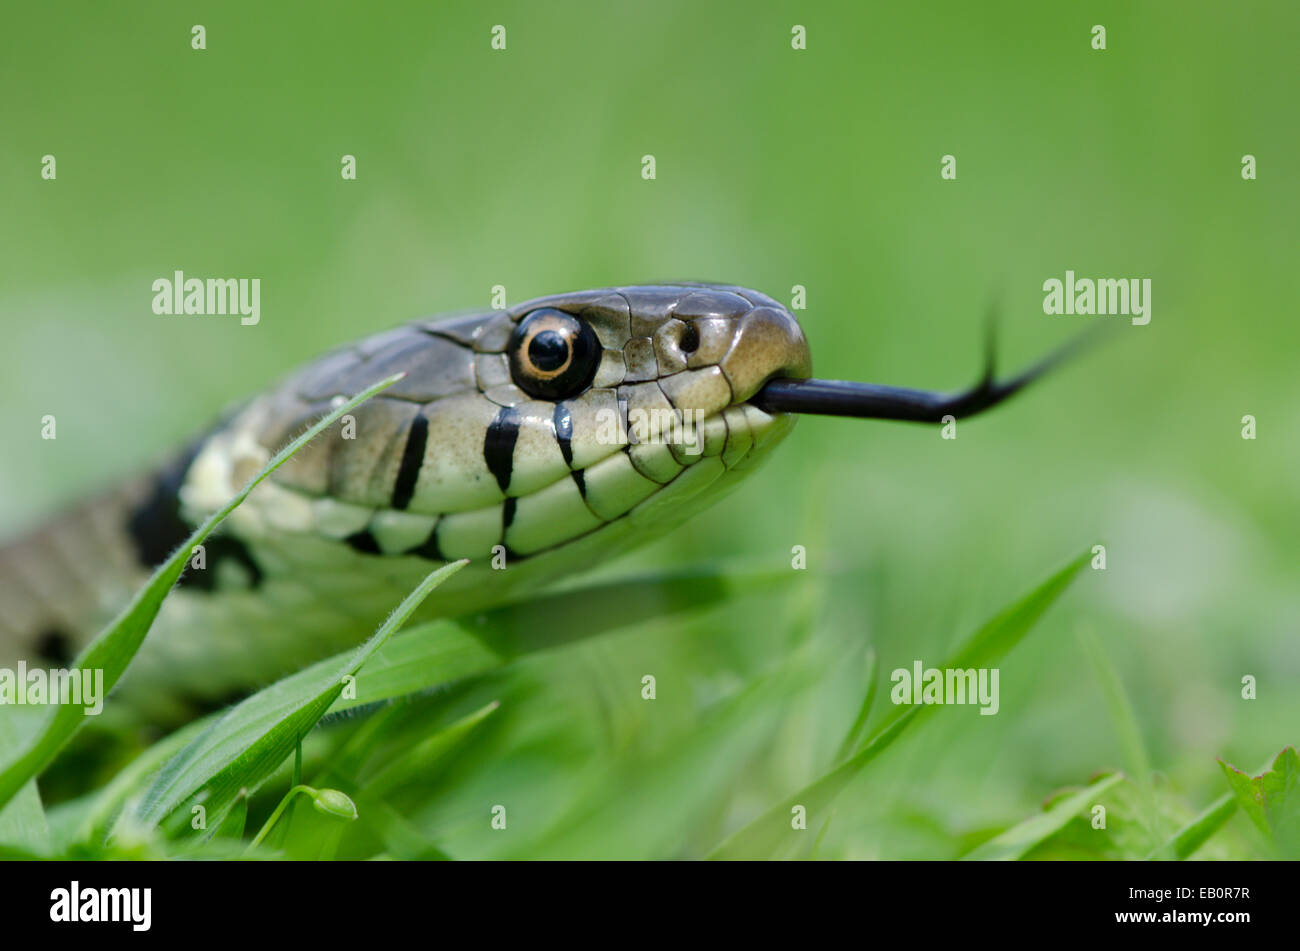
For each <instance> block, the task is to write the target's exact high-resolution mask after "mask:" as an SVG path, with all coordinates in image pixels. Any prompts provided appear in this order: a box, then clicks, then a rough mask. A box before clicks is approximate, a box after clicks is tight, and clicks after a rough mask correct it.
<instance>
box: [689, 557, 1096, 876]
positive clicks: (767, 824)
mask: <svg viewBox="0 0 1300 951" xmlns="http://www.w3.org/2000/svg"><path fill="white" fill-rule="evenodd" d="M1091 557H1092V553H1091V552H1088V553H1086V554H1083V555H1080V556H1079V557H1078V558H1076V559H1075V560H1074V561H1072V562H1070V563H1069V564H1068V565H1066V566H1065V567H1064V568H1062V569H1061V570H1060V571H1058V572H1057V573H1056V574H1054V575H1052V576H1051V577H1050V578H1048V579H1047V580H1046V581H1044V582H1043V583H1042V584H1041V585H1039V586H1038V587H1037V588H1035V589H1034V590H1033V591H1031V592H1030V593H1029V594H1027V595H1026V596H1025V597H1023V598H1021V599H1020V600H1019V601H1017V602H1016V603H1015V604H1012V605H1011V606H1010V607H1008V608H1006V609H1005V610H1003V611H1002V612H1001V613H999V614H998V615H997V616H995V617H994V618H992V619H991V620H990V621H988V622H987V623H986V624H984V626H983V627H981V628H980V629H979V630H978V631H976V632H975V633H974V634H973V635H972V636H971V637H970V638H969V639H968V640H967V641H966V643H965V644H964V645H963V646H962V647H960V648H959V649H958V650H957V651H956V652H955V653H954V655H953V656H952V657H951V658H949V659H948V661H947V663H945V664H944V665H943V666H944V667H962V668H965V667H992V666H995V665H996V663H997V661H999V660H1000V659H1001V658H1002V657H1004V656H1005V655H1006V654H1007V653H1008V652H1009V651H1010V650H1011V649H1012V648H1013V647H1015V646H1016V644H1018V643H1019V642H1020V641H1021V639H1022V638H1024V636H1025V635H1026V634H1027V633H1028V632H1029V630H1030V628H1032V627H1033V626H1034V624H1035V623H1036V622H1037V621H1038V619H1039V618H1040V617H1042V615H1043V612H1045V611H1046V610H1047V609H1048V608H1049V607H1050V606H1051V605H1052V604H1053V603H1054V602H1055V601H1056V599H1057V598H1058V597H1060V596H1061V594H1062V593H1063V592H1064V591H1065V589H1066V588H1067V587H1069V585H1070V582H1071V581H1073V580H1074V578H1075V577H1076V576H1077V575H1078V574H1079V572H1080V571H1082V570H1083V568H1084V566H1085V565H1087V564H1088V562H1089V560H1090V559H1091ZM935 709H937V707H936V706H933V705H931V706H925V705H922V706H911V705H909V706H906V707H900V708H899V710H898V712H896V713H895V714H893V715H892V716H890V717H888V718H887V719H886V720H885V722H884V724H883V725H882V726H881V727H879V728H878V729H877V730H876V732H875V733H874V734H872V736H871V738H870V739H869V740H868V741H867V742H866V744H865V745H864V746H863V747H862V749H861V750H859V751H858V752H856V753H854V754H853V756H852V757H851V758H849V759H848V760H846V761H845V762H843V763H842V764H840V765H839V766H837V767H836V768H835V769H833V770H831V771H830V772H829V773H826V774H825V775H823V776H822V777H821V778H819V779H817V780H816V781H814V782H812V783H810V784H809V785H807V786H805V787H804V788H803V789H801V790H799V791H798V792H796V793H795V794H794V795H792V796H790V797H789V798H788V799H785V800H784V801H782V802H780V803H777V804H776V805H775V806H773V807H772V808H771V809H769V810H768V811H767V812H765V813H764V814H763V815H761V816H759V817H758V818H757V819H755V820H754V821H753V822H751V823H749V824H748V825H746V826H744V827H743V828H741V829H739V830H738V831H737V832H735V833H734V834H732V835H731V836H730V837H729V838H728V839H727V840H726V841H724V842H723V843H722V844H720V845H719V846H718V847H717V848H716V849H714V850H713V852H712V853H711V854H710V856H709V857H710V858H715V859H747V858H767V857H770V856H772V855H775V854H778V853H783V852H785V851H786V850H787V848H788V847H789V846H790V842H789V837H790V835H791V834H798V833H794V832H793V830H791V828H790V820H789V817H790V810H791V809H792V808H793V807H794V806H796V805H802V806H803V807H804V808H805V809H806V810H807V815H808V820H809V822H810V823H811V822H813V821H818V820H820V819H821V818H822V816H824V815H825V814H826V811H827V810H828V809H829V808H830V805H831V803H832V802H834V800H835V797H836V796H838V795H839V793H840V791H841V790H842V789H843V788H844V787H845V786H846V785H848V783H849V782H850V781H851V780H852V779H854V778H855V777H856V776H857V775H858V774H859V773H860V772H861V771H862V769H863V768H864V767H865V766H866V765H867V764H868V763H870V762H871V761H872V760H874V759H875V758H876V757H877V756H879V755H880V753H882V752H883V751H884V750H885V749H887V748H888V747H889V745H890V744H891V743H893V742H894V740H896V739H897V738H898V737H899V735H900V734H901V733H902V732H903V731H904V730H905V729H906V728H907V727H908V726H909V725H911V724H912V723H914V722H916V720H918V719H920V718H923V717H926V716H929V715H930V714H931V713H933V711H934V710H935Z"/></svg>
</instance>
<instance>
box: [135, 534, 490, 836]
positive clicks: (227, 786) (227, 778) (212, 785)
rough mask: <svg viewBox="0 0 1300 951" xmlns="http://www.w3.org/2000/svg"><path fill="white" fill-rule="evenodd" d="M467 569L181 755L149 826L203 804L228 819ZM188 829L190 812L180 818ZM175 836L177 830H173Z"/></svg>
mask: <svg viewBox="0 0 1300 951" xmlns="http://www.w3.org/2000/svg"><path fill="white" fill-rule="evenodd" d="M466 564H468V562H467V561H464V560H462V561H456V562H452V563H450V564H447V565H443V566H442V567H441V568H439V569H438V570H437V571H434V572H432V573H431V574H430V575H429V576H428V577H427V578H425V579H424V580H423V581H422V582H420V584H419V585H418V586H417V587H416V588H415V590H414V591H412V592H411V593H410V594H409V595H407V596H406V598H405V600H403V601H402V603H401V604H400V605H399V606H398V607H397V609H396V610H395V611H393V613H392V614H390V615H389V616H388V618H387V620H385V621H384V623H383V624H381V625H380V627H379V630H378V631H376V632H375V634H374V635H373V636H372V637H371V638H370V639H369V640H368V641H366V643H364V644H362V645H361V646H360V647H359V648H357V649H356V650H355V651H352V652H351V653H350V654H349V655H348V656H347V658H346V659H345V660H343V662H342V663H339V662H338V661H335V662H334V663H332V664H329V665H316V666H315V667H313V668H311V671H313V672H314V673H313V675H312V676H310V677H302V676H299V675H295V676H293V677H290V678H288V679H285V680H281V681H279V682H278V683H275V684H272V685H271V686H270V687H267V688H266V689H265V690H262V691H259V692H258V693H255V694H253V695H252V696H251V697H248V698H247V699H245V700H244V701H242V702H241V703H239V704H238V705H236V706H235V707H234V708H232V709H231V710H230V711H229V712H227V713H226V714H225V715H224V716H222V717H221V718H220V719H218V720H217V721H216V722H214V723H213V724H211V726H209V727H208V728H207V729H206V730H204V731H203V732H202V733H200V734H199V735H198V736H197V737H195V738H194V740H192V741H191V742H190V743H189V745H187V746H186V747H185V748H184V749H183V750H181V752H180V753H178V754H177V755H176V756H174V757H173V758H172V759H171V760H170V761H169V762H168V763H167V765H166V766H165V767H163V769H162V771H161V772H160V773H159V774H158V776H157V778H156V779H155V780H154V783H153V785H152V786H151V787H150V788H149V790H148V791H147V792H146V793H145V796H144V799H143V801H142V802H141V804H140V806H139V808H138V810H137V815H138V819H139V820H140V821H141V822H142V823H143V824H145V825H146V826H154V825H157V824H159V823H161V822H163V820H165V819H167V817H168V816H171V815H173V814H176V813H178V812H187V811H188V810H183V809H182V808H181V807H182V806H183V805H185V804H186V803H189V804H190V805H200V804H201V805H203V807H204V808H205V809H206V810H207V813H208V817H209V821H210V822H211V821H216V817H217V816H221V815H223V814H224V811H225V810H226V809H227V808H228V807H229V806H230V804H231V802H232V801H233V800H234V797H235V796H236V795H237V794H238V793H239V790H241V789H244V788H246V789H248V790H249V791H250V792H252V791H255V790H256V789H257V788H258V786H259V785H260V784H261V783H262V782H264V781H265V780H266V779H267V777H269V776H270V775H271V774H272V773H273V772H275V770H276V768H277V767H278V766H279V765H280V763H282V762H283V761H284V759H285V757H287V756H288V755H289V754H290V753H292V752H293V751H294V749H295V747H296V746H297V745H298V743H299V742H300V741H301V739H302V738H303V736H305V735H306V734H307V732H308V731H309V730H311V729H312V728H313V727H314V726H315V725H316V721H318V720H319V719H320V718H321V716H323V715H324V713H325V711H326V710H328V709H329V707H330V705H331V704H333V703H334V701H335V699H337V698H338V696H339V694H340V693H341V692H342V691H343V689H344V686H345V684H346V681H345V679H344V678H347V677H355V676H356V674H357V671H359V670H360V669H361V667H362V666H363V665H364V664H365V662H366V661H367V660H369V659H370V657H371V656H372V655H373V654H374V653H375V651H376V650H378V649H379V648H380V647H382V646H383V644H384V643H385V642H386V641H387V640H388V639H389V637H391V636H392V634H393V633H394V632H395V631H396V630H397V629H398V628H400V627H401V626H402V624H403V623H404V622H405V621H406V619H407V618H409V617H410V616H411V613H412V612H413V611H414V610H415V609H416V608H417V607H418V606H419V605H420V602H422V601H423V600H424V599H425V597H426V596H427V595H428V594H429V593H430V592H431V591H432V590H433V589H434V588H436V587H437V586H438V585H439V584H441V583H442V582H443V581H445V580H446V579H447V578H449V577H450V576H451V575H453V574H455V573H456V572H457V571H459V570H460V569H461V568H463V567H465V565H466ZM180 819H181V820H184V821H185V824H186V827H188V815H181V816H180ZM169 831H172V832H175V831H178V827H177V826H173V827H172V828H171V829H170V830H169Z"/></svg>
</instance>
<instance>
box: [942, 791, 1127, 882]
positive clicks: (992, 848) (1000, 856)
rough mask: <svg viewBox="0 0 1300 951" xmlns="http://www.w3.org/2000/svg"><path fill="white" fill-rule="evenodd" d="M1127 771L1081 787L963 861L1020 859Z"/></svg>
mask: <svg viewBox="0 0 1300 951" xmlns="http://www.w3.org/2000/svg"><path fill="white" fill-rule="evenodd" d="M1123 778H1124V774H1123V773H1111V774H1110V775H1109V776H1106V777H1105V778H1103V779H1100V780H1098V781H1096V782H1094V783H1093V784H1092V785H1091V786H1088V787H1086V788H1084V789H1081V790H1079V791H1078V792H1077V793H1074V794H1073V795H1070V796H1067V797H1065V798H1064V799H1062V800H1060V801H1059V802H1057V803H1056V804H1055V805H1053V806H1052V807H1051V808H1050V809H1048V810H1047V811H1046V812H1044V813H1041V814H1039V815H1036V816H1034V817H1032V818H1030V819H1026V820H1025V821H1024V822H1022V823H1020V824H1019V825H1017V826H1013V827H1012V828H1010V829H1008V830H1007V831H1006V832H1003V833H1002V834H1001V835H999V836H996V837H995V838H993V839H990V840H989V841H988V842H985V843H984V844H983V845H981V846H980V847H979V848H977V849H975V850H974V851H973V852H970V853H968V854H966V855H964V856H962V858H963V860H970V861H977V862H987V861H1009V860H1012V859H1018V858H1020V857H1021V856H1023V855H1024V854H1025V853H1026V852H1028V851H1029V850H1030V849H1032V848H1033V847H1034V846H1036V845H1038V844H1039V843H1040V842H1043V841H1044V840H1045V839H1048V838H1050V837H1051V836H1053V835H1055V834H1056V833H1057V832H1060V831H1061V829H1063V828H1065V825H1066V823H1068V822H1069V821H1070V820H1071V819H1073V818H1074V816H1075V815H1076V814H1077V813H1078V812H1079V810H1080V809H1083V808H1085V807H1086V806H1088V805H1089V804H1090V803H1095V802H1096V800H1097V799H1098V798H1100V797H1101V796H1102V795H1104V794H1105V793H1106V792H1107V791H1108V790H1109V789H1110V788H1111V787H1112V786H1114V785H1115V784H1116V783H1118V782H1120V781H1121V780H1123Z"/></svg>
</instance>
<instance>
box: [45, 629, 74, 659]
mask: <svg viewBox="0 0 1300 951" xmlns="http://www.w3.org/2000/svg"><path fill="white" fill-rule="evenodd" d="M35 646H36V656H37V657H39V658H40V659H41V660H46V661H49V662H50V663H52V664H57V665H58V666H60V667H67V666H69V665H70V664H71V663H72V660H73V658H74V657H75V656H76V652H75V651H73V649H72V638H71V637H69V636H68V634H67V632H66V631H63V630H60V629H59V628H57V627H50V628H46V629H45V630H44V631H41V633H40V636H38V637H37V638H36V645H35Z"/></svg>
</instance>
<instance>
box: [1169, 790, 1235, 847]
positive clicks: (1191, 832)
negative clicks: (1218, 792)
mask: <svg viewBox="0 0 1300 951" xmlns="http://www.w3.org/2000/svg"><path fill="white" fill-rule="evenodd" d="M1236 811H1237V799H1236V797H1235V796H1234V795H1233V794H1232V793H1230V792H1228V793H1224V794H1223V795H1222V796H1220V797H1219V798H1218V799H1216V800H1214V802H1212V803H1210V804H1209V806H1207V807H1206V808H1205V811H1203V812H1202V813H1201V814H1200V815H1198V816H1197V817H1196V818H1195V819H1193V820H1192V821H1191V822H1189V823H1187V825H1185V826H1183V827H1182V828H1181V829H1179V830H1178V831H1177V832H1175V833H1174V834H1173V836H1172V837H1171V838H1170V839H1169V841H1168V842H1166V843H1165V844H1164V845H1163V846H1161V847H1160V848H1159V849H1156V850H1155V851H1154V852H1152V853H1151V854H1150V855H1148V856H1147V858H1148V859H1159V858H1165V857H1167V856H1172V857H1173V858H1176V859H1178V860H1179V861H1182V860H1183V859H1187V858H1191V856H1192V855H1193V854H1194V853H1195V852H1196V850H1197V849H1199V848H1200V847H1201V846H1203V845H1204V844H1205V843H1206V842H1208V841H1209V839H1210V837H1211V836H1212V835H1214V833H1216V832H1218V831H1219V830H1220V829H1221V828H1223V826H1224V824H1225V823H1226V822H1227V821H1228V820H1229V819H1231V818H1232V816H1233V814H1234V813H1236Z"/></svg>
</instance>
